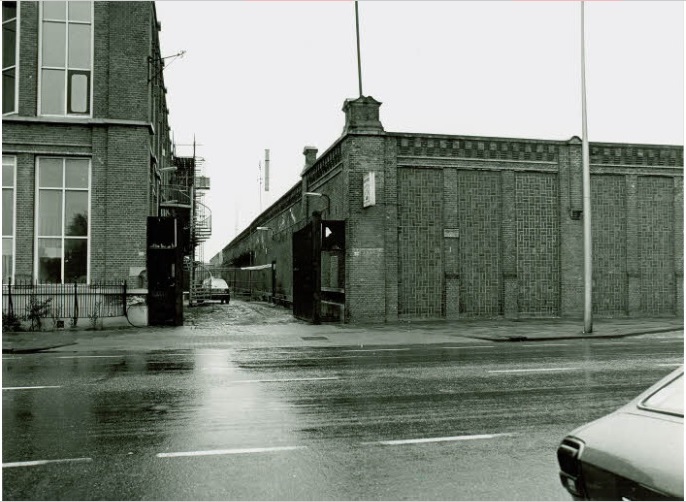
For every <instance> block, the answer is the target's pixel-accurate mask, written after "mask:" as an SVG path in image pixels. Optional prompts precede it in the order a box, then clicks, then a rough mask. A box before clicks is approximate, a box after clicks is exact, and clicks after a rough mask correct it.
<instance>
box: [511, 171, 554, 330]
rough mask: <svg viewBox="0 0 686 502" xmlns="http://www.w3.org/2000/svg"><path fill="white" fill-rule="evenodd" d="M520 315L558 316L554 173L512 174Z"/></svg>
mask: <svg viewBox="0 0 686 502" xmlns="http://www.w3.org/2000/svg"><path fill="white" fill-rule="evenodd" d="M515 194H516V209H515V213H516V221H517V223H516V226H517V278H518V282H519V314H520V315H522V316H547V317H550V316H557V315H559V305H560V263H559V254H560V250H559V238H560V219H559V208H558V204H559V199H558V186H557V176H555V175H552V174H544V173H517V175H516V176H515Z"/></svg>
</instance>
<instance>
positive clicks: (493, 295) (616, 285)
mask: <svg viewBox="0 0 686 502" xmlns="http://www.w3.org/2000/svg"><path fill="white" fill-rule="evenodd" d="M380 104H381V103H379V102H377V101H375V100H374V99H373V98H371V97H361V98H359V99H355V100H348V101H346V102H345V105H344V107H343V110H344V112H345V120H346V123H345V128H344V130H343V134H342V136H341V137H340V138H338V139H337V140H336V141H335V142H334V143H333V144H332V145H331V146H330V147H329V148H328V149H327V150H326V151H325V152H324V153H323V154H322V155H321V156H319V157H317V150H316V149H315V148H312V147H306V148H305V151H304V155H305V167H304V169H303V171H302V174H301V179H300V180H299V181H298V183H296V184H295V185H294V186H293V187H292V188H291V190H289V191H288V192H287V193H286V194H285V195H284V196H283V197H281V198H280V199H279V200H278V201H276V202H275V203H274V204H273V205H272V206H271V207H269V208H268V209H266V210H265V211H264V212H263V213H262V214H260V215H259V216H258V217H257V218H256V219H255V221H253V222H252V223H251V224H250V226H249V227H248V228H246V229H245V230H244V231H243V232H241V233H240V234H239V235H238V236H237V237H236V238H235V239H233V240H232V241H231V242H230V243H229V244H228V245H227V246H226V247H225V248H224V249H223V262H224V268H223V274H224V276H225V278H226V279H227V281H228V282H229V283H230V285H231V286H232V287H234V288H235V289H237V290H238V291H239V292H240V291H241V290H242V292H245V291H248V292H249V293H248V294H251V295H252V296H255V294H254V292H255V291H259V292H267V296H268V297H269V296H271V298H272V299H273V300H274V301H277V302H283V303H286V304H289V305H292V307H293V311H294V314H295V315H296V316H298V317H302V318H306V319H311V320H315V321H316V320H318V319H319V318H322V319H324V318H327V317H328V318H339V319H340V318H345V320H346V321H348V320H350V321H353V322H354V321H360V320H363V321H380V322H383V321H394V320H398V319H413V318H437V319H457V318H498V317H503V318H520V317H521V318H524V317H573V316H578V317H580V316H582V315H583V301H584V299H583V288H584V286H583V235H582V227H583V222H582V219H583V217H584V215H583V213H582V198H581V193H582V186H581V183H582V182H581V178H582V175H581V173H582V169H581V141H580V140H579V138H576V137H575V138H571V139H570V140H566V141H552V140H536V139H515V138H492V137H471V136H456V135H442V134H421V133H394V132H387V131H385V130H384V128H383V126H382V124H381V122H380V120H379V107H380ZM590 155H591V159H590V161H591V165H590V168H591V194H592V207H593V211H592V218H593V222H592V223H593V310H594V312H595V313H596V314H597V315H599V316H682V315H683V270H684V269H683V204H684V203H683V175H684V173H683V146H671V145H642V144H620V143H591V144H590ZM319 219H321V224H320V223H319ZM261 229H268V230H265V231H258V230H261ZM261 296H262V297H264V294H261Z"/></svg>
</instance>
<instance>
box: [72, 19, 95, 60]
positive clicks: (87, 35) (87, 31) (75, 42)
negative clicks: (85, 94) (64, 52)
mask: <svg viewBox="0 0 686 502" xmlns="http://www.w3.org/2000/svg"><path fill="white" fill-rule="evenodd" d="M90 67H91V27H90V25H89V24H70V25H69V68H71V69H76V68H81V69H84V70H89V69H90Z"/></svg>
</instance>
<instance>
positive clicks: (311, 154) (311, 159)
mask: <svg viewBox="0 0 686 502" xmlns="http://www.w3.org/2000/svg"><path fill="white" fill-rule="evenodd" d="M303 155H304V156H305V167H303V170H302V172H301V173H300V175H301V176H302V175H303V174H305V172H307V170H308V169H309V168H310V167H312V166H313V165H314V163H315V161H316V160H317V149H316V148H315V147H313V146H306V147H305V149H304V150H303Z"/></svg>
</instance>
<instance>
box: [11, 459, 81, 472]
mask: <svg viewBox="0 0 686 502" xmlns="http://www.w3.org/2000/svg"><path fill="white" fill-rule="evenodd" d="M92 461H93V459H92V458H88V457H84V458H60V459H55V460H30V461H27V462H6V463H3V464H2V468H3V469H5V468H8V467H33V466H36V465H46V464H62V463H65V462H92Z"/></svg>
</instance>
